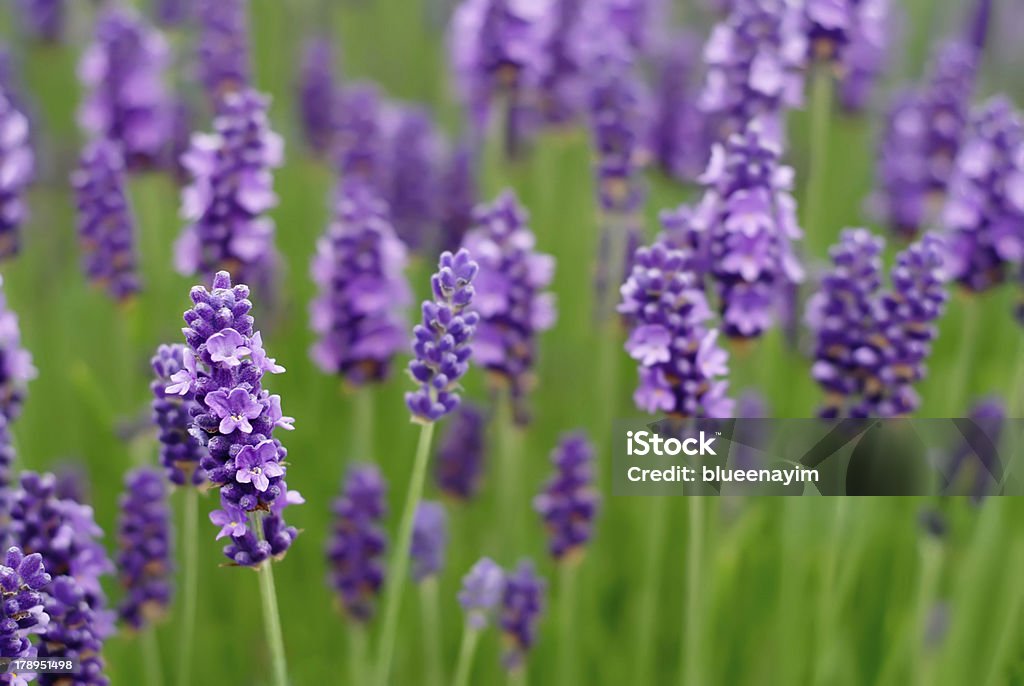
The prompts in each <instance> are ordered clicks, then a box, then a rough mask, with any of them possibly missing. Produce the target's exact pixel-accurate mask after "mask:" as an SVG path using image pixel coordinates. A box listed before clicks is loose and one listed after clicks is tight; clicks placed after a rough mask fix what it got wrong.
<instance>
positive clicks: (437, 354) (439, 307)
mask: <svg viewBox="0 0 1024 686" xmlns="http://www.w3.org/2000/svg"><path fill="white" fill-rule="evenodd" d="M478 270H479V265H477V263H476V262H474V261H473V260H472V258H471V257H470V256H469V252H468V251H467V250H464V249H463V250H459V252H458V253H456V254H455V255H452V254H451V253H450V252H444V253H441V259H440V261H439V262H438V270H437V273H436V274H434V275H433V276H432V277H431V279H430V288H431V291H432V292H433V299H432V300H426V301H424V303H423V307H422V312H423V319H422V323H420V324H417V325H416V327H415V328H414V329H413V336H414V338H413V342H412V348H413V353H414V354H415V357H414V358H413V359H412V360H411V361H410V362H409V373H410V374H411V375H412V378H413V379H414V380H415V381H416V382H417V383H418V384H420V387H419V388H418V389H417V390H416V391H414V392H411V393H406V394H405V404H406V405H407V406H408V408H409V411H410V412H411V413H412V418H413V421H416V422H420V423H423V424H426V423H429V422H436V421H437V420H439V419H441V418H442V417H444V416H445V415H446V414H449V413H451V412H452V411H453V410H454V409H455V408H456V407H458V406H459V392H458V391H459V379H460V378H462V376H463V375H464V374H465V373H466V371H467V370H468V369H469V357H470V355H471V354H472V346H471V345H470V343H471V341H472V339H473V334H474V333H475V332H476V326H477V323H478V322H479V320H480V317H479V315H478V314H477V313H476V312H466V311H465V310H466V308H468V307H469V305H470V303H471V302H472V301H473V293H474V290H473V279H474V278H475V277H476V275H477V271H478Z"/></svg>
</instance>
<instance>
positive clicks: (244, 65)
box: [196, 0, 251, 109]
mask: <svg viewBox="0 0 1024 686" xmlns="http://www.w3.org/2000/svg"><path fill="white" fill-rule="evenodd" d="M248 9H249V3H248V0H196V11H197V16H198V19H199V29H200V30H199V60H198V62H199V78H200V80H201V81H202V83H203V87H204V88H205V89H206V94H207V97H209V99H210V103H211V104H212V105H213V109H219V108H220V104H221V100H222V98H223V96H224V95H226V94H227V93H232V92H235V91H242V90H245V89H247V88H248V87H249V85H250V82H251V73H250V72H251V67H250V65H249V62H250V57H249V19H248V16H247V15H248Z"/></svg>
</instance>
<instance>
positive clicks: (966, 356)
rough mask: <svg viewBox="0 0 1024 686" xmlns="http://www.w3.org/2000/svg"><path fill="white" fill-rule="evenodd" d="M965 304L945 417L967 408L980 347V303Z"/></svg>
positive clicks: (953, 415) (967, 302)
mask: <svg viewBox="0 0 1024 686" xmlns="http://www.w3.org/2000/svg"><path fill="white" fill-rule="evenodd" d="M963 304H964V306H965V307H964V310H965V311H964V320H963V324H962V328H961V331H960V335H961V338H960V348H959V350H958V351H957V358H956V364H955V365H954V366H953V379H952V380H951V382H950V384H949V386H947V388H946V393H947V395H946V398H947V399H948V404H947V406H946V413H945V414H944V415H943V417H942V418H943V419H952V418H954V417H957V416H958V415H957V412H958V411H959V412H962V411H963V410H964V409H965V403H964V400H966V398H965V397H964V396H965V395H966V394H967V391H968V386H969V385H970V384H969V381H970V378H971V371H972V370H973V367H974V357H975V352H976V350H977V347H978V333H979V332H980V329H981V327H980V326H979V324H980V318H981V308H980V307H979V305H980V303H977V302H973V301H966V302H964V303H963Z"/></svg>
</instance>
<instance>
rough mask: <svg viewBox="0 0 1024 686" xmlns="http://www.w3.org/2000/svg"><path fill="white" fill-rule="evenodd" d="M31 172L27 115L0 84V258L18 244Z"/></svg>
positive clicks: (15, 249) (10, 253) (10, 254)
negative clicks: (17, 107) (18, 107)
mask: <svg viewBox="0 0 1024 686" xmlns="http://www.w3.org/2000/svg"><path fill="white" fill-rule="evenodd" d="M34 175H35V154H34V153H33V151H32V145H31V142H30V140H29V121H28V118H27V117H26V116H25V114H24V113H23V112H20V111H19V110H18V109H16V108H15V105H14V102H13V101H12V99H11V98H10V97H9V94H8V92H7V91H6V88H4V87H3V86H2V85H0V260H2V259H6V258H9V257H13V256H14V255H16V254H17V253H18V251H19V249H20V247H21V239H20V236H19V233H20V229H21V225H22V224H23V223H24V222H25V221H26V219H28V203H27V202H26V201H25V195H26V189H27V187H28V185H29V184H30V183H31V182H32V179H33V177H34Z"/></svg>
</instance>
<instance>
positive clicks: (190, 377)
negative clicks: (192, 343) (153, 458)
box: [149, 343, 206, 486]
mask: <svg viewBox="0 0 1024 686" xmlns="http://www.w3.org/2000/svg"><path fill="white" fill-rule="evenodd" d="M151 364H152V365H153V371H154V372H155V373H156V379H154V380H153V383H151V384H150V385H149V388H150V390H151V391H153V401H152V409H153V415H152V416H153V424H155V425H156V427H157V430H158V432H159V439H160V463H161V464H162V465H163V467H164V471H165V472H166V473H167V478H168V479H170V481H171V483H173V484H176V485H178V486H184V485H192V486H200V485H202V484H203V483H205V482H206V475H205V474H204V472H203V470H202V469H201V468H200V467H199V461H200V459H201V456H202V447H201V446H200V445H199V443H198V442H196V439H195V438H193V437H192V435H191V434H190V433H189V428H190V427H191V426H192V413H193V412H195V413H196V414H198V413H199V412H200V411H201V410H200V408H199V406H198V405H197V404H196V399H195V383H196V362H195V354H194V353H193V352H192V350H191V349H190V348H185V346H183V345H181V344H177V343H176V344H174V345H161V346H160V347H159V348H157V351H156V355H154V356H153V359H152V360H151Z"/></svg>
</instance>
